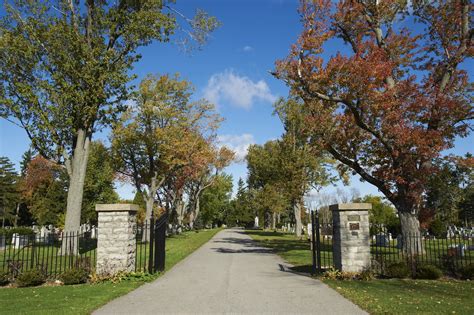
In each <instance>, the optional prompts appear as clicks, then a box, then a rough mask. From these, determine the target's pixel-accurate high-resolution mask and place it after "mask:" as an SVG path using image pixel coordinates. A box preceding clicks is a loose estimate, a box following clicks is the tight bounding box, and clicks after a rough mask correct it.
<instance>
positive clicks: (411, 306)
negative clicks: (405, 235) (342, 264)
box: [324, 279, 474, 315]
mask: <svg viewBox="0 0 474 315" xmlns="http://www.w3.org/2000/svg"><path fill="white" fill-rule="evenodd" d="M324 282H325V283H327V284H328V285H329V286H330V287H332V288H333V289H335V290H336V291H338V292H339V293H340V294H342V295H343V296H345V297H346V298H348V299H350V300H351V301H353V302H354V303H356V304H357V305H359V306H360V307H361V308H363V309H365V310H366V311H368V312H369V313H370V314H466V315H468V314H469V315H472V314H474V298H473V296H474V284H473V283H472V282H469V281H454V280H449V281H443V280H436V281H434V280H399V279H388V280H372V281H339V280H324Z"/></svg>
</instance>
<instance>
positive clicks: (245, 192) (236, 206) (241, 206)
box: [224, 178, 256, 226]
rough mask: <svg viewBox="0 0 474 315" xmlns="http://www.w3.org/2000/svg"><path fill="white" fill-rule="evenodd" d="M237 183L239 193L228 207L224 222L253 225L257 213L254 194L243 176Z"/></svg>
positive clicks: (233, 224) (236, 224)
mask: <svg viewBox="0 0 474 315" xmlns="http://www.w3.org/2000/svg"><path fill="white" fill-rule="evenodd" d="M237 183H238V184H237V194H236V196H235V198H234V199H233V200H231V202H230V204H229V207H228V208H226V212H225V213H224V222H225V223H226V224H227V225H229V226H252V224H253V222H254V217H255V214H256V212H255V207H254V206H255V202H254V201H255V198H254V194H253V192H252V191H251V190H249V189H248V188H247V187H246V186H245V182H244V181H243V180H242V178H239V180H238V182H237Z"/></svg>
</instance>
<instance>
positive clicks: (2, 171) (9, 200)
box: [0, 156, 20, 227]
mask: <svg viewBox="0 0 474 315" xmlns="http://www.w3.org/2000/svg"><path fill="white" fill-rule="evenodd" d="M18 178H19V177H18V174H17V172H16V171H15V166H14V165H13V163H12V162H10V160H9V159H8V158H7V157H4V156H2V157H0V211H1V212H0V214H1V216H2V227H4V226H5V222H6V221H7V222H9V223H10V224H12V223H13V222H14V219H15V215H16V207H17V205H18V204H19V202H20V194H19V190H18Z"/></svg>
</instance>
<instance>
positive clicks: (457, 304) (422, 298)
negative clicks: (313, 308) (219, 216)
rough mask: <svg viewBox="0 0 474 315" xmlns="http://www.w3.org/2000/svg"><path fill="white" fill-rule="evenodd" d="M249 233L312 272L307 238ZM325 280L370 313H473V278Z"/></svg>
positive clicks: (277, 252)
mask: <svg viewBox="0 0 474 315" xmlns="http://www.w3.org/2000/svg"><path fill="white" fill-rule="evenodd" d="M246 232H247V234H248V235H250V236H251V237H252V238H253V239H255V240H256V241H258V242H259V243H261V244H262V245H263V246H266V247H269V248H272V249H273V250H274V251H275V253H276V254H278V255H280V256H281V257H282V258H283V259H285V260H286V261H287V262H289V263H290V264H293V265H294V266H295V268H294V269H296V270H299V271H306V272H310V271H311V261H312V256H311V251H310V247H309V244H308V242H307V241H306V240H298V239H297V238H296V237H295V236H293V235H290V234H284V233H278V232H267V231H246ZM323 281H324V282H325V283H326V284H328V285H329V286H330V287H332V288H334V289H335V290H336V291H338V292H339V293H340V294H342V295H343V296H345V297H346V298H348V299H349V300H351V301H353V302H354V303H355V304H357V305H359V306H360V307H361V308H363V309H365V310H367V311H368V312H369V313H371V314H470V315H472V314H474V298H473V297H474V283H473V282H472V281H455V280H436V281H434V280H399V279H384V280H382V279H377V280H372V281H341V280H323ZM315 298H317V297H315Z"/></svg>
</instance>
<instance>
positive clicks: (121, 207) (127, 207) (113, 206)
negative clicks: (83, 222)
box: [95, 203, 140, 212]
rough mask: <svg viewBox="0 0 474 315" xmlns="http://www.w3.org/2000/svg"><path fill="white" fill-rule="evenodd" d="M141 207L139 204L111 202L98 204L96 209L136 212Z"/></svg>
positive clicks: (100, 210) (101, 210) (98, 210)
mask: <svg viewBox="0 0 474 315" xmlns="http://www.w3.org/2000/svg"><path fill="white" fill-rule="evenodd" d="M139 208H140V207H139V206H138V205H134V204H130V203H109V204H96V205H95V211H97V212H104V211H111V212H112V211H130V212H136V211H138V209H139Z"/></svg>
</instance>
